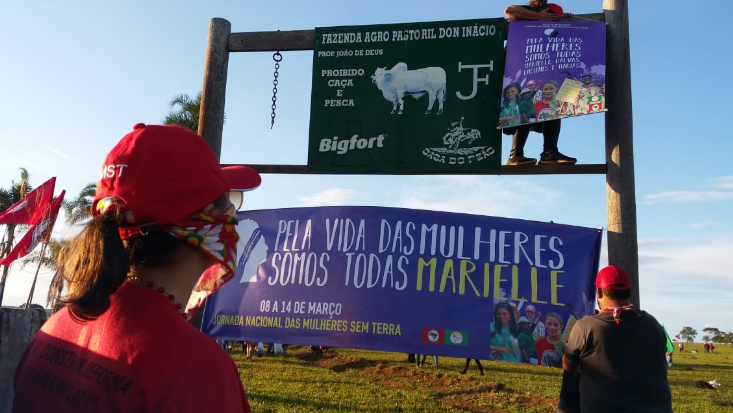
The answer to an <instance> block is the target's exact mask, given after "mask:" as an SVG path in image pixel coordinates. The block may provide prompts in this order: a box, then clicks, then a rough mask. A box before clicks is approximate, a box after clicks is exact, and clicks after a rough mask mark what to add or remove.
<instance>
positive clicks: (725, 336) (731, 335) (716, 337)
mask: <svg viewBox="0 0 733 413" xmlns="http://www.w3.org/2000/svg"><path fill="white" fill-rule="evenodd" d="M702 332H703V336H702V337H701V338H702V341H703V342H705V343H708V342H711V341H712V342H713V343H721V344H731V343H733V332H726V331H722V330H720V329H718V328H716V327H705V328H703V329H702ZM697 335H698V333H697V330H695V329H694V328H692V327H682V330H680V334H679V335H678V337H679V338H680V339H681V340H685V341H687V342H688V343H691V342H693V341H695V338H696V337H697Z"/></svg>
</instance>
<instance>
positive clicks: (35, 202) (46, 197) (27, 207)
mask: <svg viewBox="0 0 733 413" xmlns="http://www.w3.org/2000/svg"><path fill="white" fill-rule="evenodd" d="M55 185H56V177H53V178H51V179H49V180H48V181H46V182H44V183H43V185H41V186H39V187H38V188H36V189H34V190H32V191H30V192H28V193H27V194H26V195H25V196H24V197H23V198H22V199H21V200H20V201H18V202H16V203H15V204H13V205H12V206H11V207H10V208H8V209H7V210H5V211H3V212H0V224H35V223H37V222H39V221H40V215H41V214H43V213H44V212H46V211H47V210H48V206H49V205H50V204H51V199H52V197H53V188H54V186H55Z"/></svg>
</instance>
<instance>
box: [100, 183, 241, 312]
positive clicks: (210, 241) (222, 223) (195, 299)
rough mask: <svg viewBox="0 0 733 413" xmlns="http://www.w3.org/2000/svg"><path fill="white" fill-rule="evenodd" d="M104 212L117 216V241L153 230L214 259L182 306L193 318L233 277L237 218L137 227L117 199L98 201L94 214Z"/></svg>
mask: <svg viewBox="0 0 733 413" xmlns="http://www.w3.org/2000/svg"><path fill="white" fill-rule="evenodd" d="M107 211H118V212H119V213H120V225H121V226H120V238H122V239H130V238H136V237H142V236H145V235H147V234H148V232H150V230H151V229H153V228H157V229H160V230H163V231H166V232H167V233H169V234H171V235H173V236H174V237H176V238H179V239H182V240H184V241H186V242H188V243H189V244H191V245H193V246H195V247H197V248H198V249H199V250H201V251H203V252H204V253H205V254H207V255H209V256H210V257H212V258H214V259H215V260H216V261H217V264H215V265H213V266H211V267H209V268H208V269H207V270H206V271H204V273H203V274H202V275H201V278H199V280H198V282H197V283H196V285H195V286H194V288H193V290H192V293H191V298H190V299H189V301H188V304H187V305H186V313H187V314H188V316H189V317H193V315H194V314H195V313H196V310H197V309H198V307H200V306H201V304H202V303H203V301H204V299H205V298H206V297H208V296H209V295H211V293H213V292H214V291H216V290H218V289H219V288H220V287H221V286H222V285H223V284H224V283H225V282H227V281H229V280H231V279H232V278H233V277H234V269H235V268H236V266H237V262H236V257H237V241H239V234H238V233H237V231H236V226H237V217H235V216H232V215H218V216H211V215H206V214H201V213H195V214H191V215H189V217H188V218H187V219H185V220H181V221H178V222H174V223H171V224H165V225H159V224H155V223H152V222H151V223H144V224H139V223H137V222H135V216H134V215H133V214H132V212H131V211H130V210H129V208H128V207H127V205H125V203H124V202H123V201H122V200H121V199H120V198H117V197H108V198H102V199H101V200H99V201H98V202H97V211H96V212H97V213H98V214H104V213H105V212H107Z"/></svg>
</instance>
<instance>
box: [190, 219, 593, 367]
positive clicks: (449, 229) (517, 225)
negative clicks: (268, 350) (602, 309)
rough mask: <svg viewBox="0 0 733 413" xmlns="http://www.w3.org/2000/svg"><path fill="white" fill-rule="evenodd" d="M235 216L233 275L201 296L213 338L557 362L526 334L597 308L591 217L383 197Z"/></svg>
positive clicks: (552, 328)
mask: <svg viewBox="0 0 733 413" xmlns="http://www.w3.org/2000/svg"><path fill="white" fill-rule="evenodd" d="M238 217H239V224H238V225H237V231H238V232H239V234H240V236H241V238H240V241H239V245H238V263H239V265H238V267H237V270H236V275H235V277H234V279H233V280H231V281H229V282H228V283H226V284H224V286H222V287H221V288H220V289H219V290H218V291H217V292H215V293H214V294H212V295H211V296H210V297H209V299H208V300H207V301H206V306H205V309H204V316H203V322H202V330H203V331H204V332H205V333H207V334H209V335H210V336H212V337H215V338H218V339H224V340H236V341H262V342H274V343H289V344H301V345H319V346H326V347H344V348H356V349H370V350H382V351H394V352H404V353H424V354H435V355H442V356H451V357H470V358H478V359H495V360H504V361H514V362H522V361H524V362H528V363H536V364H542V363H543V360H545V362H544V363H545V364H547V365H556V363H557V362H558V360H559V359H558V358H557V357H554V356H551V354H550V352H549V349H544V350H547V351H548V354H547V355H540V354H538V352H537V350H540V349H538V348H536V346H535V344H534V343H535V342H536V341H537V342H542V340H549V341H551V342H552V341H553V340H555V341H554V342H555V343H557V342H558V341H557V340H559V339H560V338H563V337H565V338H566V337H567V334H568V333H569V331H570V328H572V325H573V323H574V321H575V320H576V319H579V318H580V317H582V316H583V315H585V314H587V313H588V311H589V309H592V308H593V303H594V298H595V296H594V292H595V291H594V289H593V287H592V280H593V278H594V276H595V274H596V271H597V269H598V260H599V254H600V246H601V231H600V230H599V229H596V228H583V227H576V226H569V225H560V224H554V223H543V222H534V221H525V220H518V219H508V218H496V217H489V216H480V215H469V214H457V213H446V212H436V211H424V210H413V209H400V208H384V207H318V208H293V209H279V210H261V211H247V212H239V213H238ZM549 318H551V319H552V320H554V321H552V320H550V321H549V322H548V320H549ZM524 320H527V323H524ZM525 324H526V325H525ZM522 334H524V335H525V336H526V337H525V339H526V338H529V339H530V340H531V343H532V348H533V349H534V350H532V349H530V348H528V347H527V348H525V347H526V346H520V343H523V341H521V338H522ZM525 341H526V340H525ZM525 344H526V343H525ZM522 350H525V352H526V357H525V355H524V353H523V352H522ZM526 350H529V351H526ZM543 353H544V352H543ZM555 356H557V354H556V355H555ZM553 363H555V364H553Z"/></svg>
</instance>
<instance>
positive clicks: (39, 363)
mask: <svg viewBox="0 0 733 413" xmlns="http://www.w3.org/2000/svg"><path fill="white" fill-rule="evenodd" d="M110 301H111V303H110V308H109V309H108V310H107V311H106V312H105V313H104V314H102V315H101V316H100V317H99V318H97V319H96V320H94V321H88V322H85V323H78V322H76V321H74V320H73V319H72V318H71V317H70V315H69V312H68V311H67V309H63V310H61V311H59V312H58V313H56V314H55V315H54V316H53V317H51V318H50V319H49V320H48V321H47V322H46V323H45V324H44V325H43V327H42V328H41V330H40V331H39V332H38V334H36V336H35V337H34V338H33V340H32V341H31V343H30V344H29V345H28V348H27V349H26V351H25V354H24V355H23V358H22V359H21V361H20V363H19V364H18V367H17V370H16V372H15V399H14V401H13V412H37V413H38V412H54V413H66V412H107V413H108V412H191V413H194V412H195V413H201V412H207V411H212V412H250V408H249V403H248V401H247V396H246V394H245V393H244V388H243V386H242V382H241V380H240V378H239V373H238V371H237V367H236V366H235V364H234V362H233V361H232V359H231V357H230V356H229V355H228V354H227V353H226V352H225V351H224V350H223V349H222V348H221V347H220V346H219V345H218V344H216V342H215V341H214V340H213V339H212V338H210V337H208V336H206V335H205V334H203V333H201V332H200V331H198V330H196V329H195V328H194V327H193V326H191V325H190V324H188V323H186V321H185V319H184V318H183V317H182V316H181V314H180V313H179V312H178V310H176V308H175V307H174V306H173V305H171V303H170V302H169V301H168V299H167V298H166V297H165V296H163V295H162V294H160V293H158V292H156V291H153V290H152V289H150V288H148V287H143V286H140V285H137V284H134V283H131V282H125V283H123V285H122V286H120V288H119V289H118V290H117V292H116V293H115V294H113V295H112V297H111V299H110Z"/></svg>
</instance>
